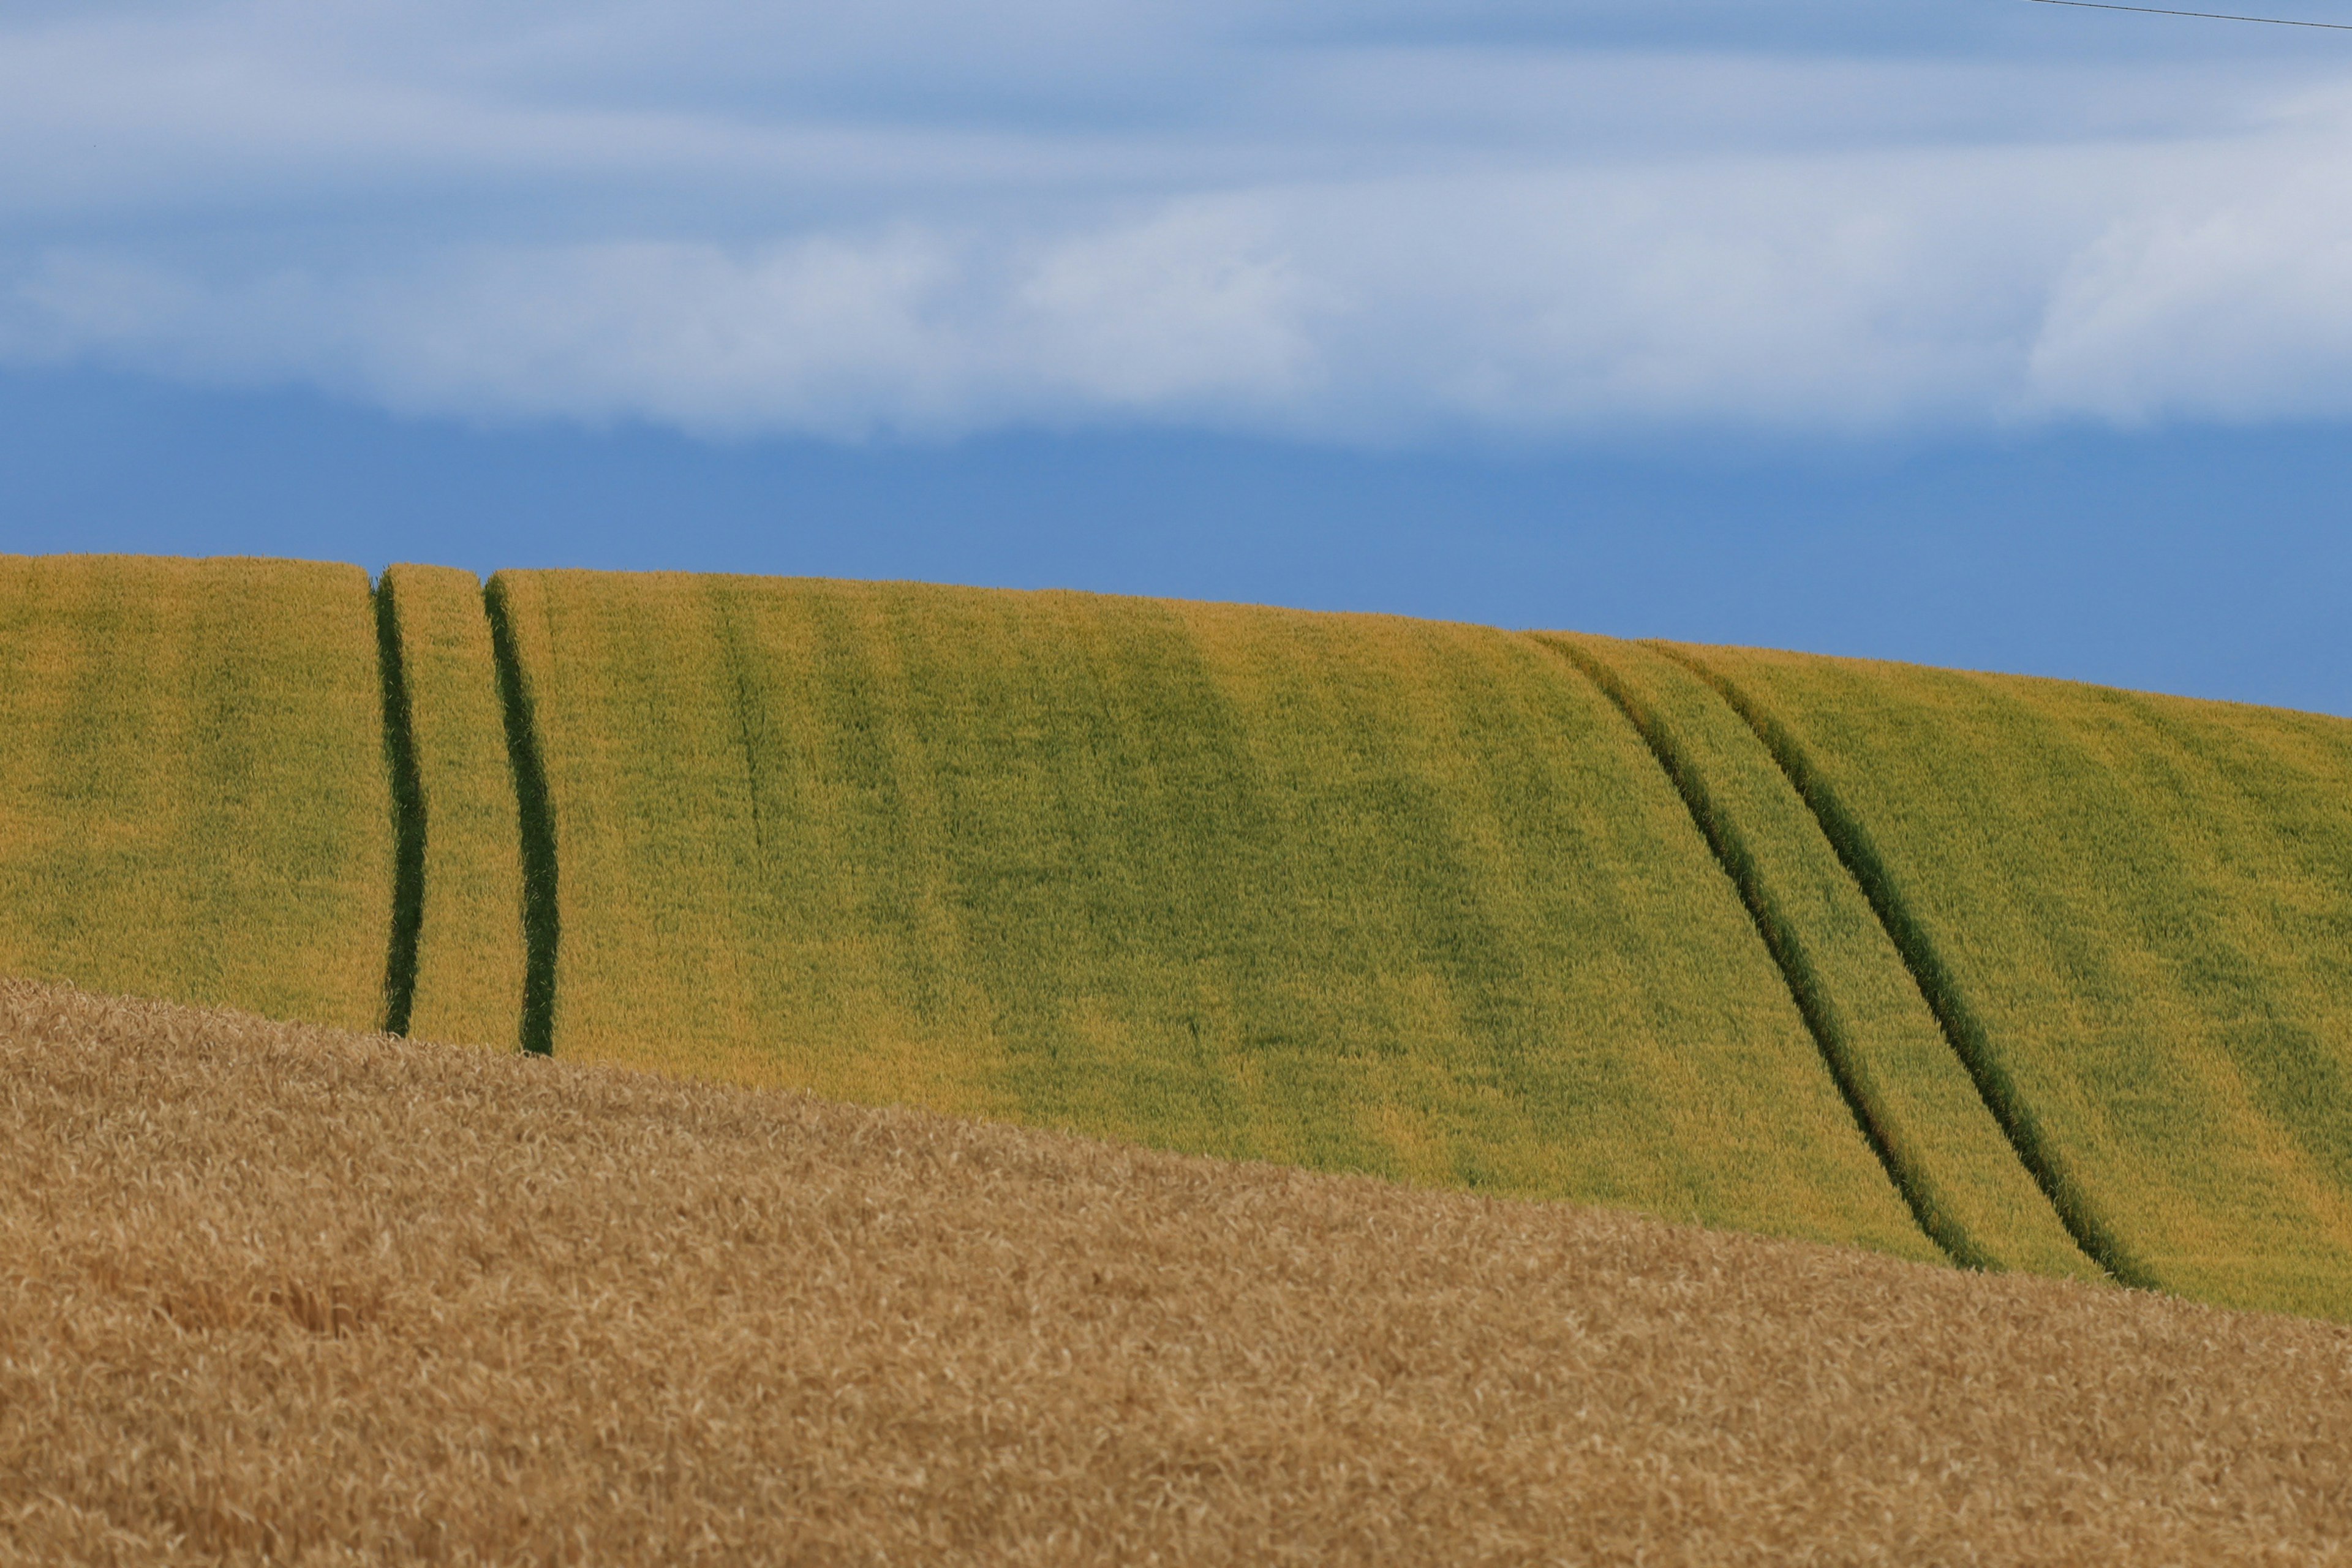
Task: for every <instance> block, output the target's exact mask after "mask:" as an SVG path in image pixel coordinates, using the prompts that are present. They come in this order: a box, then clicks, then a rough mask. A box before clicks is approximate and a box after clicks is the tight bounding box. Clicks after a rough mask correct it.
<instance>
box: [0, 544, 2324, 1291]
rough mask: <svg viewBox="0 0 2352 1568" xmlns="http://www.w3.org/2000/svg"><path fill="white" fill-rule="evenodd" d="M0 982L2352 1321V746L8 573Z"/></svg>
mask: <svg viewBox="0 0 2352 1568" xmlns="http://www.w3.org/2000/svg"><path fill="white" fill-rule="evenodd" d="M0 973H18V974H24V975H28V976H33V977H37V978H48V979H61V980H68V981H71V982H74V983H76V984H82V985H85V986H89V987H93V988H97V989H102V990H111V991H121V992H130V993H134V994H148V995H154V996H159V997H166V998H173V999H181V1000H188V1001H195V1002H202V1003H210V1004H222V1005H235V1006H238V1007H242V1008H247V1009H249V1010H252V1011H256V1012H259V1013H264V1014H268V1015H273V1016H282V1017H289V1018H296V1019H303V1020H310V1021H316V1022H322V1023H328V1024H335V1025H341V1026H358V1027H369V1026H379V1025H385V1026H391V1027H393V1028H394V1029H397V1030H400V1031H403V1032H407V1033H412V1034H417V1035H422V1036H427V1037H436V1038H443V1039H449V1040H455V1041H469V1042H475V1043H480V1044H488V1045H497V1046H505V1047H517V1046H520V1047H522V1048H525V1049H536V1050H552V1051H553V1052H555V1053H556V1054H558V1055H562V1056H566V1057H573V1058H586V1059H594V1060H604V1061H614V1062H621V1063H626V1064H630V1065H634V1066H637V1067H643V1068H655V1069H657V1070H661V1071H665V1072H669V1073H674V1074H677V1075H681V1076H688V1077H701V1078H713V1079H730V1080H734V1081H740V1082H746V1083H753V1084H782V1085H789V1086H793V1087H797V1088H803V1089H809V1090H812V1091H814V1092H816V1093H819V1094H822V1095H825V1096H829V1097H834V1098H839V1099H845V1100H865V1101H872V1102H883V1101H904V1102H909V1103H915V1104H920V1105H925V1106H929V1107H932V1108H935V1109H938V1110H947V1111H951V1112H971V1113H977V1114H981V1115H985V1116H991V1117H996V1118H1001V1119H1004V1120H1009V1121H1021V1122H1025V1123H1029V1124H1033V1125H1040V1126H1051V1127H1064V1128H1070V1129H1075V1130H1078V1131H1087V1132H1091V1133H1096V1134H1101V1135H1106V1136H1111V1137H1116V1138H1122V1139H1127V1140H1130V1141H1135V1142H1144V1143H1149V1144H1154V1145H1159V1146H1163V1147H1169V1148H1174V1149H1181V1150H1186V1151H1192V1152H1205V1153H1213V1154H1219V1155H1226V1156H1236V1157H1245V1158H1256V1159H1265V1160H1272V1161H1278V1162H1286V1163H1298V1164H1304V1165H1309V1166H1314V1167H1318V1168H1323V1169H1330V1170H1348V1171H1362V1172H1370V1173H1377V1174H1381V1175H1384V1176H1388V1177H1391V1178H1394V1179H1398V1180H1402V1181H1406V1182H1411V1183H1415V1184H1427V1185H1439V1186H1454V1187H1467V1188H1471V1189H1475V1190H1478V1191H1485V1192H1495V1193H1510V1194H1528V1195H1543V1196H1558V1197H1569V1198H1576V1199H1580V1200H1585V1201H1591V1202H1601V1203H1608V1204H1614V1205H1623V1206H1628V1207H1633V1208H1639V1209H1643V1210H1647V1211H1649V1212H1652V1213H1655V1214H1660V1215H1668V1216H1671V1217H1675V1218H1681V1219H1697V1220H1701V1221H1705V1222H1706V1223H1709V1224H1717V1225H1725V1226H1738V1227H1741V1228H1746V1229H1752V1230H1759V1231H1766V1232H1772V1233H1778V1234H1782V1235H1790V1236H1797V1237H1815V1238H1820V1239H1825V1240H1834V1241H1842V1242H1849V1243H1853V1244H1858V1245H1862V1246H1866V1247H1875V1248H1878V1249H1881V1250H1884V1251H1888V1252H1894V1253H1897V1254H1901V1255H1904V1256H1908V1257H1914V1258H1948V1259H1950V1260H1953V1261H1957V1262H1959V1263H1962V1264H1966V1265H1969V1266H1973V1267H1983V1268H2012V1269H2021V1270H2026V1271H2031V1272H2036V1273H2043V1274H2054V1275H2073V1276H2087V1277H2095V1276H2099V1275H2102V1274H2104V1275H2105V1276H2107V1277H2111V1278H2114V1279H2120V1280H2123V1281H2126V1282H2128V1283H2141V1284H2149V1285H2156V1286H2160V1287H2162V1288H2164V1289H2171V1290H2176V1291H2179V1292H2180V1293H2182V1294H2186V1295H2190V1296H2195V1297H2199V1298H2202V1299H2205V1300H2214V1301H2220V1302H2225V1303H2230V1304H2234V1305H2244V1306H2257V1307H2271V1308H2279V1309H2284V1310H2294V1311H2301V1312H2307V1313H2313V1314H2317V1315H2321V1316H2330V1317H2336V1318H2342V1319H2352V722H2348V721H2344V720H2338V719H2330V718H2324V717H2319V716H2315V715H2310V714H2300V713H2285V712H2278V711H2273V710H2263V709H2255V708H2246V707H2240V706H2234V705H2230V704H2223V703H2212V702H2193V701H2188V700H2178V699H2170V698H2158V697H2147V696H2141V695H2137V694H2132V693H2126V692H2119V691H2112V690H2106V689H2098V688H2093V687H2086V686H2080V685H2071V684H2067V683H2063V682H2055V681H2045V680H2029V679H2018V678H2009V677H1997V676H1981V675H1969V674H1965V673H1961V672H1956V671H1948V670H1931V669H1920V668H1911V667H1905V666H1895V665H1884V664H1867V663H1860V662H1856V661H1852V660H1842V659H1831V658H1814V657H1811V656H1805V655H1798V654H1774V653H1762V652H1757V651H1753V650H1740V649H1725V648H1699V647H1677V646H1671V645H1664V644H1635V643H1628V642H1622V641H1616V640H1612V639H1608V638H1600V637H1580V636H1574V635H1570V634H1566V633H1558V634H1554V633H1513V632H1504V631H1497V630H1492V629H1488V628H1484V627H1477V626H1459V625H1452V624H1446V623H1437V622H1427V621H1412V620H1403V619H1399V618H1394V617H1387V616H1342V615H1319V614H1307V613H1303V612H1292V611H1283V610H1273V609H1259V608H1249V607H1244V606H1237V605H1204V604H1189V603H1181V602H1175V601H1166V600H1147V599H1128V598H1113V597H1105V596H1100V595H1077V594H1062V593H1012V592H1002V591H987V590H978V589H961V588H943V587H928V586H921V585H915V584H856V583H840V582H825V581H815V580H798V579H782V578H751V577H724V576H692V575H677V574H644V575H628V574H595V573H583V572H513V573H502V574H499V576H497V577H496V578H494V579H493V580H492V582H491V583H490V584H489V585H488V589H487V590H485V587H484V585H483V584H481V582H480V581H479V580H478V579H477V578H476V577H474V576H473V575H472V574H468V573H464V572H457V571H450V570H446V569H442V568H434V567H421V566H400V567H395V568H393V569H392V570H390V571H389V572H388V573H387V574H385V575H384V577H383V581H382V583H381V584H380V586H379V588H378V590H377V591H376V593H375V594H374V595H373V598H372V597H371V594H370V591H369V585H368V583H367V580H366V578H365V576H364V574H362V573H361V572H359V571H358V570H357V569H356V568H352V567H340V566H326V565H312V564H304V563H280V562H247V561H218V562H186V561H167V560H157V559H143V558H141V559H129V558H102V557H60V558H51V559H40V560H26V559H21V558H0Z"/></svg>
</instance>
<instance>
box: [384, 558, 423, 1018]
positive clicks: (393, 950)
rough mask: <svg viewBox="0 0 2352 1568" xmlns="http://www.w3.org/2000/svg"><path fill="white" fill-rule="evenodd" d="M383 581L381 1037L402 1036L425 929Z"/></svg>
mask: <svg viewBox="0 0 2352 1568" xmlns="http://www.w3.org/2000/svg"><path fill="white" fill-rule="evenodd" d="M393 599H394V595H393V585H392V583H391V581H390V579H389V575H388V574H387V577H386V579H385V580H384V581H382V582H379V583H378V584H376V587H375V637H376V666H377V670H378V674H379V676H380V679H381V681H382V684H383V763H384V771H385V773H387V774H388V775H389V776H390V781H391V785H392V939H391V941H390V942H389V943H388V944H387V951H386V952H385V954H384V961H383V1032H384V1033H385V1034H387V1035H405V1034H407V1033H408V1021H409V1016H410V1015H411V1014H412V1013H413V1012H414V1011H415V1005H416V953H417V946H418V943H419V942H420V941H421V940H422V939H423V936H424V929H425V789H424V784H423V783H422V781H421V780H420V779H419V777H418V774H417V767H416V730H415V709H414V705H413V704H412V703H411V701H410V700H409V693H408V669H407V660H406V658H404V656H403V653H402V650H401V629H400V624H399V616H398V614H397V612H396V611H395V609H394V602H393Z"/></svg>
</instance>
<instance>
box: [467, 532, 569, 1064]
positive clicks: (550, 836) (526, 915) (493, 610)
mask: <svg viewBox="0 0 2352 1568" xmlns="http://www.w3.org/2000/svg"><path fill="white" fill-rule="evenodd" d="M482 609H483V613H484V614H486V615H488V616H489V620H490V655H491V659H492V661H493V662H494V663H495V664H496V665H497V667H498V674H499V706H500V707H501V708H502V709H503V710H505V714H506V728H507V762H508V765H509V767H511V768H512V769H513V770H514V784H515V805H516V814H517V816H518V817H519V818H520V825H519V826H520V832H521V836H522V935H523V978H522V1048H523V1049H524V1050H525V1051H526V1052H528V1053H530V1055H532V1056H541V1057H545V1056H552V1055H554V1054H555V976H556V957H557V952H558V950H559V949H560V947H561V946H562V938H563V916H562V907H561V906H560V905H559V904H558V903H557V901H556V892H557V882H556V866H555V810H554V806H553V805H552V803H551V799H550V797H549V795H548V790H547V763H546V759H545V758H544V757H543V756H542V755H541V752H540V743H539V721H538V715H537V713H536V712H535V711H534V710H533V709H532V704H531V699H530V688H529V687H528V686H527V685H526V683H525V682H524V680H523V674H522V657H521V654H520V651H519V650H518V649H517V648H516V647H515V637H514V626H513V623H512V620H511V618H510V616H511V606H510V605H509V604H508V601H507V591H506V584H505V583H503V582H502V581H500V580H499V578H498V577H492V578H491V579H490V580H489V582H488V584H486V585H485V586H484V587H483V589H482Z"/></svg>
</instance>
